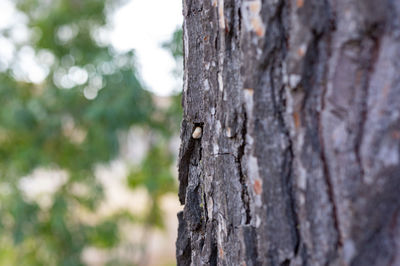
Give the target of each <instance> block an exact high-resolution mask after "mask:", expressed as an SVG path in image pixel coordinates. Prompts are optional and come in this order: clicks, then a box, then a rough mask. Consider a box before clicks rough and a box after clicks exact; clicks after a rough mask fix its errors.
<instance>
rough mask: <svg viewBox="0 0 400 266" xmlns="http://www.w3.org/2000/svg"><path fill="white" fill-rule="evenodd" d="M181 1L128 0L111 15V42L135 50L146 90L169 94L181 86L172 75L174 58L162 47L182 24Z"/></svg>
mask: <svg viewBox="0 0 400 266" xmlns="http://www.w3.org/2000/svg"><path fill="white" fill-rule="evenodd" d="M181 2H182V1H181V0H131V1H130V2H128V3H127V4H126V5H124V6H123V7H121V8H120V9H119V10H117V11H116V12H115V13H114V15H113V17H112V23H113V30H112V32H111V43H112V45H113V46H114V47H115V48H116V49H117V50H119V51H126V50H129V49H135V51H136V56H137V58H138V67H137V69H139V72H140V76H141V77H142V78H143V81H144V83H145V85H146V87H147V88H148V89H150V90H151V91H153V92H154V93H156V94H158V95H170V94H171V93H173V92H174V91H177V90H179V89H180V81H179V80H178V81H177V79H176V77H174V76H173V75H172V73H171V72H172V71H173V69H174V67H175V60H174V59H173V58H172V56H171V54H170V52H168V51H167V50H165V49H163V48H162V47H161V45H162V43H163V42H165V41H167V40H169V39H170V38H171V36H172V34H173V32H174V31H175V30H176V29H177V28H178V27H181V24H182V12H181V10H182V7H181V5H182V3H181Z"/></svg>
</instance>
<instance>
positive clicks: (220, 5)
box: [218, 0, 225, 29]
mask: <svg viewBox="0 0 400 266" xmlns="http://www.w3.org/2000/svg"><path fill="white" fill-rule="evenodd" d="M218 16H219V20H218V22H219V27H220V28H221V29H225V15H224V0H218Z"/></svg>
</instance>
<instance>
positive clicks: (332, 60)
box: [176, 0, 400, 266]
mask: <svg viewBox="0 0 400 266" xmlns="http://www.w3.org/2000/svg"><path fill="white" fill-rule="evenodd" d="M183 3H184V10H183V14H184V27H183V30H184V34H183V35H184V55H185V56H184V68H185V71H184V91H183V100H182V102H183V107H184V116H183V122H182V129H181V140H182V144H181V150H180V163H179V179H180V188H179V198H180V201H181V203H182V204H185V206H184V210H183V212H182V213H180V214H179V215H178V218H179V230H178V231H179V232H178V240H177V243H176V244H177V251H176V252H177V261H178V265H249V266H250V265H379V266H382V265H400V212H399V210H400V1H397V0H385V1H377V0H264V1H261V0H248V1H245V0H184V1H183ZM197 127H200V128H202V132H203V134H202V136H201V138H193V137H192V133H193V131H194V129H195V128H197Z"/></svg>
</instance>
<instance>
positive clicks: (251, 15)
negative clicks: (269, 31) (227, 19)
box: [242, 0, 265, 37]
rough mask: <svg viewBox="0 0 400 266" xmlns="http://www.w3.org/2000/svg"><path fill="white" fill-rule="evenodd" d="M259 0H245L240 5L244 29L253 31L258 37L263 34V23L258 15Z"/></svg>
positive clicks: (259, 8) (259, 9)
mask: <svg viewBox="0 0 400 266" xmlns="http://www.w3.org/2000/svg"><path fill="white" fill-rule="evenodd" d="M260 11H261V0H253V1H246V2H244V3H243V5H242V14H243V19H244V20H243V21H244V25H245V27H246V30H248V31H253V32H255V33H256V35H257V36H258V37H262V36H264V34H265V25H264V22H263V20H262V18H261V15H260Z"/></svg>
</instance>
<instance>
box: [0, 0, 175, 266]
mask: <svg viewBox="0 0 400 266" xmlns="http://www.w3.org/2000/svg"><path fill="white" fill-rule="evenodd" d="M15 3H16V6H17V8H18V9H19V10H20V11H21V12H22V13H23V14H24V16H23V19H22V20H24V21H26V23H27V27H28V32H29V38H28V39H27V40H26V41H22V42H21V41H15V40H14V39H13V31H12V29H11V28H9V29H4V30H2V31H1V32H0V37H1V38H5V39H7V40H9V41H10V42H13V45H14V46H15V49H16V52H15V53H14V54H15V56H14V58H13V60H11V61H10V63H9V64H7V65H6V66H4V67H2V68H1V69H2V72H0V178H1V181H0V265H74V266H75V265H81V264H82V260H81V255H82V254H81V253H82V251H83V249H84V248H85V247H87V246H97V247H102V248H111V247H114V246H115V245H116V244H117V243H118V240H119V233H118V224H119V222H120V221H123V220H124V221H130V222H135V221H136V222H138V221H142V222H145V223H148V224H149V226H153V225H154V226H162V219H161V218H160V217H161V214H160V207H159V200H160V197H161V196H162V195H163V194H165V193H167V192H170V191H175V183H174V178H173V176H172V174H171V172H170V168H171V165H172V163H173V160H172V159H171V158H172V155H171V153H170V152H169V150H168V149H167V144H168V139H169V137H171V136H172V135H173V133H175V132H176V131H177V128H178V123H179V122H178V121H179V115H180V108H179V107H176V105H175V104H172V106H171V108H169V109H168V110H166V111H165V112H161V111H159V110H157V109H158V108H157V106H156V105H155V104H154V102H153V100H152V95H151V94H150V93H149V92H148V91H146V90H144V89H143V87H142V85H141V83H140V82H139V80H138V78H137V73H136V72H135V70H134V69H135V68H134V66H135V58H134V53H133V52H128V53H124V54H119V53H117V52H116V51H114V50H113V48H112V47H111V46H110V45H109V44H108V43H107V42H105V41H104V38H102V34H103V33H104V31H105V29H106V26H107V24H106V22H107V21H106V11H110V10H112V9H113V8H116V7H117V6H118V5H120V4H121V3H122V1H111V0H109V1H105V0H85V1H78V0H54V1H46V0H16V2H15ZM176 52H177V50H176ZM27 55H32V58H33V59H34V61H35V65H34V66H35V67H36V68H38V69H39V70H37V71H39V72H41V73H42V74H43V73H44V74H43V76H44V79H43V80H40V81H39V82H38V81H36V80H35V78H32V77H31V76H30V73H29V72H30V71H32V69H28V71H26V65H24V60H21V58H22V59H24V58H25V57H26V56H27ZM34 81H35V82H34ZM175 98H176V97H175ZM173 102H174V103H176V102H177V100H176V99H174V100H173ZM157 114H161V115H157ZM132 125H136V126H140V127H143V128H145V129H146V130H149V131H156V133H154V134H153V135H154V136H156V137H154V138H153V140H152V143H151V147H150V151H149V153H148V155H147V157H146V158H145V159H144V161H143V164H142V165H141V166H139V167H136V168H135V169H134V170H133V171H132V173H131V174H130V175H129V185H130V186H132V187H136V186H144V187H146V188H147V190H148V191H149V194H150V195H151V196H152V202H151V203H149V206H150V210H149V213H148V214H147V216H146V217H144V218H142V219H139V218H136V217H134V216H133V215H132V214H130V213H129V212H122V213H118V214H115V215H114V216H112V217H108V218H107V219H106V220H104V219H103V220H101V221H98V222H96V223H95V224H91V225H89V224H87V223H85V222H84V221H82V219H81V217H80V215H81V213H80V212H79V210H84V211H85V212H92V213H94V212H95V211H96V208H97V206H98V203H99V202H100V200H101V198H102V185H101V184H100V183H99V182H98V181H97V180H96V178H95V177H94V170H95V166H96V165H97V164H99V163H105V162H109V161H110V160H112V159H114V158H115V157H116V156H117V155H118V151H119V141H118V136H119V133H120V132H121V131H126V130H128V129H129V128H130V127H131V126H132ZM38 167H40V168H47V169H55V170H60V171H65V172H66V173H67V175H68V178H67V179H66V180H65V182H63V183H62V184H61V185H60V186H59V188H58V189H57V190H56V192H55V193H54V195H53V197H52V200H51V204H50V206H49V207H48V208H44V207H43V206H42V205H40V204H39V203H38V202H36V201H33V200H30V199H28V198H27V196H26V193H24V191H23V190H22V189H21V180H22V177H23V176H26V175H28V174H30V173H32V171H34V170H35V169H37V168H38ZM76 186H80V187H83V188H84V189H85V191H86V193H83V194H82V193H76V189H74V188H75V187H76ZM114 265H115V264H114Z"/></svg>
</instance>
